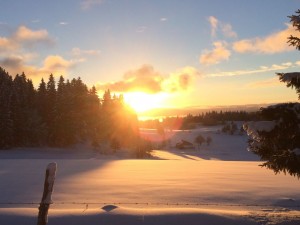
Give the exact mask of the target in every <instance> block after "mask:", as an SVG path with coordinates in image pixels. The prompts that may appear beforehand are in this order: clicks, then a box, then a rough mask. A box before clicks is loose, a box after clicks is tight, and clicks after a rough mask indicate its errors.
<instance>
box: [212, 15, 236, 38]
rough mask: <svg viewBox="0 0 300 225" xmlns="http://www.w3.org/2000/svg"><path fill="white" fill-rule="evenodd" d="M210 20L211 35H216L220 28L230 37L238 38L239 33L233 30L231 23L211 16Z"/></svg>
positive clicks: (223, 33)
mask: <svg viewBox="0 0 300 225" xmlns="http://www.w3.org/2000/svg"><path fill="white" fill-rule="evenodd" d="M208 21H209V23H210V27H211V32H210V33H211V36H212V37H216V36H217V31H218V30H220V31H221V32H222V35H224V36H225V37H228V38H236V37H237V34H236V32H234V31H233V29H232V26H231V24H229V23H224V22H221V21H219V20H218V19H217V18H216V17H214V16H210V17H208Z"/></svg>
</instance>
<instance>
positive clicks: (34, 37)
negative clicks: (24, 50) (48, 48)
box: [12, 26, 52, 45]
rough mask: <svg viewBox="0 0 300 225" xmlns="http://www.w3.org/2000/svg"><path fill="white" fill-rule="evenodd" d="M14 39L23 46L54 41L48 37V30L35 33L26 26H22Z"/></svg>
mask: <svg viewBox="0 0 300 225" xmlns="http://www.w3.org/2000/svg"><path fill="white" fill-rule="evenodd" d="M12 39H13V40H14V41H15V42H19V43H20V42H21V43H23V44H30V45H35V44H37V43H51V42H52V40H51V38H50V37H49V35H48V32H47V30H44V29H43V30H36V31H33V30H31V29H29V28H27V27H25V26H20V27H19V28H18V29H17V31H16V32H15V33H14V35H13V37H12Z"/></svg>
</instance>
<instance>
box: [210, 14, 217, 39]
mask: <svg viewBox="0 0 300 225" xmlns="http://www.w3.org/2000/svg"><path fill="white" fill-rule="evenodd" d="M208 21H209V23H210V27H211V32H210V34H211V36H212V37H215V36H216V33H217V27H218V19H217V18H216V17H214V16H210V17H208Z"/></svg>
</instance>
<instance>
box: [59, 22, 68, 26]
mask: <svg viewBox="0 0 300 225" xmlns="http://www.w3.org/2000/svg"><path fill="white" fill-rule="evenodd" d="M59 25H62V26H66V25H69V23H68V22H65V21H62V22H59Z"/></svg>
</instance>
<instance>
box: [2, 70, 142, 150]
mask: <svg viewBox="0 0 300 225" xmlns="http://www.w3.org/2000/svg"><path fill="white" fill-rule="evenodd" d="M124 137H126V138H124ZM137 137H138V122H137V116H136V114H135V112H134V111H133V110H131V108H130V107H128V106H127V105H126V104H125V102H124V98H123V96H122V95H120V96H117V95H112V94H111V93H110V91H109V90H107V91H105V93H104V95H103V98H101V99H100V98H99V97H98V94H97V91H96V88H95V87H92V88H90V89H89V88H88V87H87V85H86V84H84V83H83V81H82V80H81V79H80V77H79V78H77V79H75V78H74V79H72V80H65V79H64V77H63V76H60V78H59V80H58V82H56V81H55V78H54V76H53V75H52V74H51V75H50V76H49V78H48V81H47V82H45V81H44V79H42V80H41V82H40V83H39V85H38V88H35V87H34V85H33V83H32V80H30V79H28V78H27V77H26V75H25V74H24V73H22V74H21V75H19V74H17V75H16V76H15V77H14V78H13V77H12V76H11V75H10V74H9V73H8V72H6V71H5V70H4V69H3V68H1V67H0V149H7V148H12V147H24V146H26V147H35V146H50V147H67V146H71V145H74V144H77V143H86V142H88V143H90V144H92V145H93V146H95V147H97V146H98V145H99V144H100V143H101V142H108V143H111V144H112V145H113V144H114V145H115V147H122V146H129V145H132V144H133V142H134V141H135V142H136V139H137Z"/></svg>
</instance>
